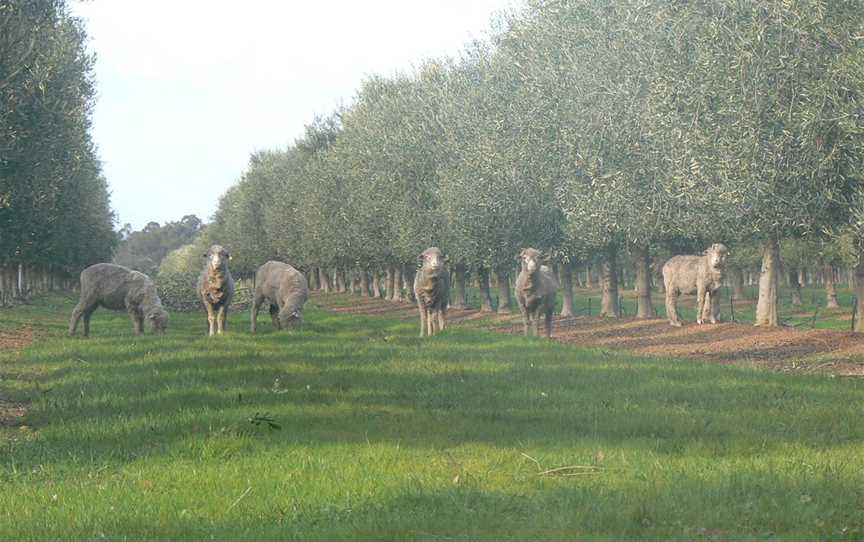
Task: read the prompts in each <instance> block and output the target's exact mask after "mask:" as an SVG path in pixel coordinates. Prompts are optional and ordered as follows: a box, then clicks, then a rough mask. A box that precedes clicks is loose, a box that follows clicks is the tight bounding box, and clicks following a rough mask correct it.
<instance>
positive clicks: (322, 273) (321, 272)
mask: <svg viewBox="0 0 864 542" xmlns="http://www.w3.org/2000/svg"><path fill="white" fill-rule="evenodd" d="M318 277H319V278H320V279H321V289H322V290H324V293H325V294H329V293H330V275H328V274H327V269H325V268H323V267H319V268H318Z"/></svg>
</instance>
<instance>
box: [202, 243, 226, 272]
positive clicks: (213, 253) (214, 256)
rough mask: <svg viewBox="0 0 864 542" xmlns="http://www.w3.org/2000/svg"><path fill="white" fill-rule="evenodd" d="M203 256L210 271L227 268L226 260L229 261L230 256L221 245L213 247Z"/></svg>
mask: <svg viewBox="0 0 864 542" xmlns="http://www.w3.org/2000/svg"><path fill="white" fill-rule="evenodd" d="M204 256H205V257H206V258H207V264H208V265H209V266H210V269H214V270H216V269H222V268H223V267H227V265H228V260H230V259H231V255H230V254H228V251H227V250H225V248H223V247H222V246H221V245H213V246H212V247H210V250H208V251H207V254H205V255H204Z"/></svg>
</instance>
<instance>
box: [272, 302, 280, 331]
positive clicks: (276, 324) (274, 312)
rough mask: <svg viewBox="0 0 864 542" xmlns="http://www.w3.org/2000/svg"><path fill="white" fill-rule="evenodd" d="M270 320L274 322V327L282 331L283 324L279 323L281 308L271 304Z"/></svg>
mask: <svg viewBox="0 0 864 542" xmlns="http://www.w3.org/2000/svg"><path fill="white" fill-rule="evenodd" d="M270 320H272V321H273V327H274V328H276V329H282V324H280V323H279V306H278V305H274V304H272V303H271V304H270Z"/></svg>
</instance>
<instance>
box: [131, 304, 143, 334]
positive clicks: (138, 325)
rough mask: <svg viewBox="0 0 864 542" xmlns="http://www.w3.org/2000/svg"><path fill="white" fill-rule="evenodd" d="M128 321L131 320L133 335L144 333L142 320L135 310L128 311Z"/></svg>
mask: <svg viewBox="0 0 864 542" xmlns="http://www.w3.org/2000/svg"><path fill="white" fill-rule="evenodd" d="M129 319H130V320H132V327H133V329H134V330H135V335H141V334H142V333H144V318H143V317H142V315H141V314H140V313H139V312H138V310H137V309H129Z"/></svg>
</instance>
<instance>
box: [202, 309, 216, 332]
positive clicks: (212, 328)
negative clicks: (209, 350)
mask: <svg viewBox="0 0 864 542" xmlns="http://www.w3.org/2000/svg"><path fill="white" fill-rule="evenodd" d="M204 307H205V308H206V309H207V324H208V327H207V335H208V336H210V337H212V336H213V335H215V334H216V314H215V313H214V312H213V305H211V304H210V303H204Z"/></svg>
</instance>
